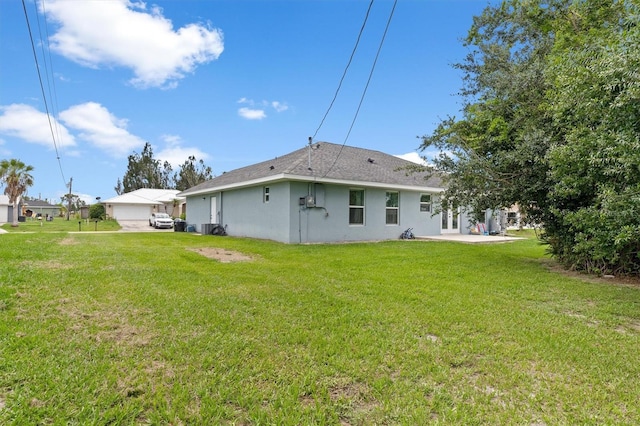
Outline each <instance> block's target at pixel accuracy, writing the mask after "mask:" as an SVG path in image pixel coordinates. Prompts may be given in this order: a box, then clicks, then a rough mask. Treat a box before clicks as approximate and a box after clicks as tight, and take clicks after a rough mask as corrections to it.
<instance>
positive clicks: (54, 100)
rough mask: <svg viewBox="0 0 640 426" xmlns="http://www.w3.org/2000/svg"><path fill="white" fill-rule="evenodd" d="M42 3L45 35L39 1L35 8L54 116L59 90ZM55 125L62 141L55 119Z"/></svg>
mask: <svg viewBox="0 0 640 426" xmlns="http://www.w3.org/2000/svg"><path fill="white" fill-rule="evenodd" d="M40 3H41V4H42V16H43V17H44V31H45V36H44V37H43V36H42V26H41V25H40V14H39V13H38V4H37V2H34V3H33V6H34V10H35V13H36V18H37V21H38V33H39V35H40V49H41V50H42V57H43V59H44V69H45V73H46V75H47V88H48V89H49V98H50V99H51V103H52V113H53V116H54V117H57V116H58V111H60V109H59V108H58V91H57V90H56V79H55V73H54V70H53V60H52V59H51V44H50V43H49V27H48V26H47V9H46V7H45V0H41V1H40ZM45 41H46V52H45ZM47 58H48V59H49V67H47ZM52 86H53V94H52V93H51V87H52ZM53 126H54V127H55V132H56V136H57V138H58V142H60V143H62V136H61V135H60V126H59V125H58V120H54V121H53Z"/></svg>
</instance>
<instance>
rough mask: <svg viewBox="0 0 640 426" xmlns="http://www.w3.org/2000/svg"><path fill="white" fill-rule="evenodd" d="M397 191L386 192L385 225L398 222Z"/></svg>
mask: <svg viewBox="0 0 640 426" xmlns="http://www.w3.org/2000/svg"><path fill="white" fill-rule="evenodd" d="M398 198H399V196H398V193H397V192H387V196H386V200H387V210H386V223H387V225H397V224H398V216H399V215H398V213H399V211H400V208H399V203H398Z"/></svg>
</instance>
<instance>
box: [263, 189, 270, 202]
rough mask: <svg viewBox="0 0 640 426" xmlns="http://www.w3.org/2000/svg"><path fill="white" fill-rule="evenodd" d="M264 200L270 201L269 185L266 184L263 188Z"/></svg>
mask: <svg viewBox="0 0 640 426" xmlns="http://www.w3.org/2000/svg"><path fill="white" fill-rule="evenodd" d="M262 202H263V203H268V202H269V187H268V186H265V187H264V188H263V189H262Z"/></svg>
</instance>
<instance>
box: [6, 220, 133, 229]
mask: <svg viewBox="0 0 640 426" xmlns="http://www.w3.org/2000/svg"><path fill="white" fill-rule="evenodd" d="M0 229H4V230H5V231H7V232H12V233H16V232H17V233H20V232H22V233H24V232H28V233H34V232H36V233H41V232H95V231H117V230H119V229H120V225H119V224H118V222H117V221H115V220H99V221H97V222H96V219H73V218H72V219H70V220H66V219H64V218H60V217H55V218H53V220H52V221H46V220H36V219H31V218H27V221H26V222H19V223H18V226H17V227H13V226H11V224H10V223H5V224H4V225H2V226H0Z"/></svg>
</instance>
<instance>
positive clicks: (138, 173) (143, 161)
mask: <svg viewBox="0 0 640 426" xmlns="http://www.w3.org/2000/svg"><path fill="white" fill-rule="evenodd" d="M171 174H172V168H171V164H169V163H168V162H167V161H165V162H164V163H162V162H161V161H160V160H158V159H156V158H154V156H153V148H151V144H150V143H148V142H147V143H145V145H144V148H143V149H142V152H141V153H140V154H138V153H137V152H134V153H133V154H131V155H129V158H128V165H127V171H126V172H125V174H124V177H123V178H122V181H120V180H118V183H117V184H116V187H115V188H114V189H115V191H116V193H118V194H124V193H126V192H131V191H135V190H136V189H140V188H157V189H170V188H172V187H173V182H172V180H171Z"/></svg>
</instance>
